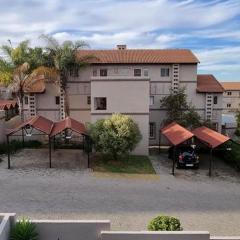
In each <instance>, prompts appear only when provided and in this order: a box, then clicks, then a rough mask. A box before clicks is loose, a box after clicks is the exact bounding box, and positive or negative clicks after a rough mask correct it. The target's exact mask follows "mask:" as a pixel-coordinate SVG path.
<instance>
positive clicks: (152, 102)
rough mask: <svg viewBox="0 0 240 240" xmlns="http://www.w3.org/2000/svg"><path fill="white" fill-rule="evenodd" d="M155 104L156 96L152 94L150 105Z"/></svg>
mask: <svg viewBox="0 0 240 240" xmlns="http://www.w3.org/2000/svg"><path fill="white" fill-rule="evenodd" d="M153 104H154V96H150V105H153Z"/></svg>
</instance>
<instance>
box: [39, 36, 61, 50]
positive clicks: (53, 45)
mask: <svg viewBox="0 0 240 240" xmlns="http://www.w3.org/2000/svg"><path fill="white" fill-rule="evenodd" d="M40 38H41V39H43V40H44V41H45V43H46V44H47V47H46V48H48V49H49V50H57V49H58V48H59V43H58V41H57V40H56V39H55V38H54V37H52V36H50V35H46V34H42V35H41V36H40Z"/></svg>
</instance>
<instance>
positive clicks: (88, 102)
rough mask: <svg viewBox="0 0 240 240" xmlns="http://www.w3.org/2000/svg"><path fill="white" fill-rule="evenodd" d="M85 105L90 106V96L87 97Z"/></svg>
mask: <svg viewBox="0 0 240 240" xmlns="http://www.w3.org/2000/svg"><path fill="white" fill-rule="evenodd" d="M87 104H88V105H90V104H91V96H87Z"/></svg>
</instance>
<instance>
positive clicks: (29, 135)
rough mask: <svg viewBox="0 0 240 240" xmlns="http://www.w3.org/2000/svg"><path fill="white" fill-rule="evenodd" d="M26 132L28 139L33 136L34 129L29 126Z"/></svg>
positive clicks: (26, 127) (25, 128)
mask: <svg viewBox="0 0 240 240" xmlns="http://www.w3.org/2000/svg"><path fill="white" fill-rule="evenodd" d="M24 131H25V135H26V137H31V136H32V131H33V127H32V126H31V125H29V124H27V125H26V126H25V127H24Z"/></svg>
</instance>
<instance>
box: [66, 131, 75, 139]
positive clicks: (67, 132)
mask: <svg viewBox="0 0 240 240" xmlns="http://www.w3.org/2000/svg"><path fill="white" fill-rule="evenodd" d="M72 134H73V131H72V130H71V129H67V130H66V131H65V138H66V139H71V138H72Z"/></svg>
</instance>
